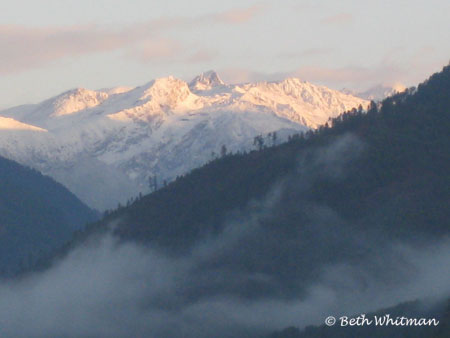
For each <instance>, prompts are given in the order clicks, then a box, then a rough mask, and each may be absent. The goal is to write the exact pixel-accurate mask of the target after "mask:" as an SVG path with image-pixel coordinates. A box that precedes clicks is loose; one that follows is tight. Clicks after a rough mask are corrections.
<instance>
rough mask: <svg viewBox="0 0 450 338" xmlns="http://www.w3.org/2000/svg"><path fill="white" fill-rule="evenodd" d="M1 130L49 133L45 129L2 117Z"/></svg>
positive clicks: (0, 117)
mask: <svg viewBox="0 0 450 338" xmlns="http://www.w3.org/2000/svg"><path fill="white" fill-rule="evenodd" d="M0 129H1V130H33V131H47V130H45V129H42V128H39V127H36V126H32V125H30V124H26V123H22V122H19V121H16V120H14V119H12V118H9V117H2V116H0Z"/></svg>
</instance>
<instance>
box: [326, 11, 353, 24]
mask: <svg viewBox="0 0 450 338" xmlns="http://www.w3.org/2000/svg"><path fill="white" fill-rule="evenodd" d="M353 20H354V18H353V15H352V14H350V13H339V14H336V15H331V16H328V17H326V18H323V19H322V20H321V22H322V23H324V24H328V25H347V24H350V23H352V22H353Z"/></svg>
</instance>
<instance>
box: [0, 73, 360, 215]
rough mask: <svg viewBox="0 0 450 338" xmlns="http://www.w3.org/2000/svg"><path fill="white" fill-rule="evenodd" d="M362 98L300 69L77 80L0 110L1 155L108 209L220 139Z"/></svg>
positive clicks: (168, 176) (190, 162) (198, 158)
mask: <svg viewBox="0 0 450 338" xmlns="http://www.w3.org/2000/svg"><path fill="white" fill-rule="evenodd" d="M367 104H368V102H367V101H365V100H363V99H360V98H356V97H354V96H351V95H346V94H344V93H341V92H338V91H334V90H331V89H328V88H326V87H322V86H316V85H313V84H311V83H308V82H305V81H302V80H300V79H297V78H289V79H285V80H283V81H275V82H258V83H244V84H237V85H225V84H224V82H223V81H222V80H221V79H220V78H219V76H218V75H217V73H215V72H214V71H209V72H205V73H203V74H201V75H199V76H197V77H196V78H195V79H194V80H192V81H191V83H190V84H189V85H188V84H187V83H186V82H184V81H182V80H180V79H177V78H175V77H173V76H169V77H164V78H159V79H156V80H153V81H151V82H149V83H147V84H145V85H143V86H139V87H136V88H127V89H125V90H121V89H118V90H112V91H111V90H108V89H105V90H98V91H93V90H88V89H81V88H80V89H74V90H71V91H68V92H65V93H62V94H61V95H59V96H56V97H53V98H50V99H48V100H46V101H44V102H42V103H39V104H36V105H26V106H20V107H15V108H10V109H7V110H4V111H1V112H0V116H2V117H3V120H2V119H0V155H3V156H5V157H8V158H11V159H14V160H16V161H18V162H20V163H22V164H25V165H28V166H31V167H34V168H36V169H38V170H40V171H41V172H43V173H44V174H46V175H49V176H52V177H53V178H55V179H56V180H57V181H59V182H61V183H63V184H64V185H66V186H67V187H68V188H69V189H70V190H72V191H73V192H74V193H75V194H76V195H77V196H79V197H80V198H81V199H82V200H83V201H84V202H86V203H87V204H88V205H90V206H92V207H95V208H98V209H105V208H111V207H114V206H116V205H117V202H118V201H121V202H123V201H124V200H126V199H127V198H129V197H131V196H136V195H137V194H138V193H139V192H140V191H142V192H148V191H149V185H148V180H149V177H154V176H157V177H158V181H159V182H162V181H164V180H167V181H170V180H172V179H174V178H175V177H176V176H177V175H181V174H184V173H186V172H187V171H189V170H191V169H193V168H195V167H197V166H200V165H202V164H204V163H205V162H207V161H208V160H210V159H211V156H212V154H218V153H220V149H221V147H222V146H226V148H227V149H228V150H229V151H232V152H236V151H242V150H249V149H251V148H252V147H253V139H254V137H255V136H258V135H267V134H268V133H272V132H277V135H278V138H277V140H278V141H282V140H285V139H287V137H288V136H289V135H291V134H293V133H298V132H303V131H306V130H308V129H309V128H316V127H318V126H320V125H322V124H324V123H326V122H327V121H328V120H329V118H332V117H335V116H337V115H339V114H341V113H342V112H344V111H346V110H350V109H352V108H354V107H358V106H359V105H362V106H363V107H365V106H367ZM5 129H8V130H5ZM24 129H26V130H29V131H30V132H23V131H18V130H24ZM31 131H33V132H31ZM37 131H47V132H37ZM268 142H272V141H268ZM270 144H272V143H270Z"/></svg>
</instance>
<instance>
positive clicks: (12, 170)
mask: <svg viewBox="0 0 450 338" xmlns="http://www.w3.org/2000/svg"><path fill="white" fill-rule="evenodd" d="M95 218H96V212H94V211H93V210H91V209H89V208H88V207H87V206H86V205H84V204H83V203H82V202H80V201H79V200H78V198H76V197H75V195H73V194H72V193H71V192H70V191H68V190H67V189H66V188H65V187H63V186H62V185H61V184H59V183H57V182H55V181H54V180H53V179H51V178H49V177H46V176H43V175H42V174H40V173H39V172H37V171H35V170H33V169H29V168H26V167H23V166H21V165H20V164H18V163H16V162H13V161H10V160H7V159H5V158H1V157H0V272H1V274H2V275H10V274H13V273H15V272H16V271H18V270H19V269H22V268H23V265H30V264H32V263H33V260H34V259H36V258H37V257H38V256H39V255H40V254H42V253H44V252H48V251H50V250H53V249H54V248H56V247H57V246H60V245H61V244H62V243H64V242H65V241H67V240H68V239H70V238H71V237H72V235H73V232H74V231H76V230H80V229H81V228H82V227H83V226H84V225H85V224H86V223H88V222H92V221H94V220H95Z"/></svg>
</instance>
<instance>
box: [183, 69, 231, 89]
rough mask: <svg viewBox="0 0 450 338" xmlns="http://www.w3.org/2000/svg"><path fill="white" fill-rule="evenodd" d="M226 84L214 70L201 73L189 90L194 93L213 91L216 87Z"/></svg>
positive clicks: (191, 83) (192, 82) (190, 84)
mask: <svg viewBox="0 0 450 338" xmlns="http://www.w3.org/2000/svg"><path fill="white" fill-rule="evenodd" d="M224 85H225V83H224V82H223V81H222V79H221V78H220V77H219V75H218V74H217V73H216V72H215V71H214V70H209V71H207V72H204V73H201V74H200V75H198V76H196V77H195V78H194V79H193V80H192V81H191V82H190V83H189V88H190V89H191V90H193V91H205V90H211V89H213V88H214V87H218V86H224Z"/></svg>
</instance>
